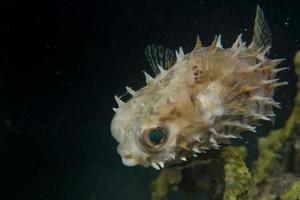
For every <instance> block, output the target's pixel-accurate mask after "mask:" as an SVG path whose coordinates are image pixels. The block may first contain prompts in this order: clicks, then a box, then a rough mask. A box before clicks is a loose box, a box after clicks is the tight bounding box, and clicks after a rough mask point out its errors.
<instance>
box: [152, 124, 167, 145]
mask: <svg viewBox="0 0 300 200" xmlns="http://www.w3.org/2000/svg"><path fill="white" fill-rule="evenodd" d="M148 137H149V140H150V141H151V142H152V143H154V144H159V143H161V142H162V141H164V139H165V137H166V133H165V131H164V130H163V129H162V128H156V129H153V130H152V131H150V133H149V135H148Z"/></svg>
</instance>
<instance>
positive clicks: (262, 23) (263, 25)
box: [249, 5, 272, 49]
mask: <svg viewBox="0 0 300 200" xmlns="http://www.w3.org/2000/svg"><path fill="white" fill-rule="evenodd" d="M271 45H272V33H271V31H270V27H269V25H268V22H267V20H266V19H265V16H264V13H263V11H262V9H261V8H260V6H259V5H257V7H256V16H255V21H254V33H253V39H252V42H251V44H250V46H249V48H253V49H258V48H261V47H264V48H266V47H268V46H271Z"/></svg>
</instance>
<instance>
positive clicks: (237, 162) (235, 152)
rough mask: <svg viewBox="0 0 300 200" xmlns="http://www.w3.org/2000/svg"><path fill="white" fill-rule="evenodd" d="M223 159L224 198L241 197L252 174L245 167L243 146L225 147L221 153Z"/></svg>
mask: <svg viewBox="0 0 300 200" xmlns="http://www.w3.org/2000/svg"><path fill="white" fill-rule="evenodd" d="M221 155H222V159H223V160H224V172H225V179H224V180H225V192H224V198H223V199H224V200H234V199H237V198H238V197H242V196H243V195H244V194H245V193H246V192H247V191H248V190H249V188H250V186H251V183H252V175H251V173H250V172H249V169H248V168H247V166H246V164H245V162H244V158H245V156H246V149H245V148H244V147H240V148H236V147H230V146H229V147H225V148H224V149H223V151H222V153H221Z"/></svg>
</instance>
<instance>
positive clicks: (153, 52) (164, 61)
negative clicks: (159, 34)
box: [145, 44, 176, 75]
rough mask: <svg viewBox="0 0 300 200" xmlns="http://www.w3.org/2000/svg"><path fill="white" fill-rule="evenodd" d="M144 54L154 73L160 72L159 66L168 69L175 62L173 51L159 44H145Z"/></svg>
mask: <svg viewBox="0 0 300 200" xmlns="http://www.w3.org/2000/svg"><path fill="white" fill-rule="evenodd" d="M145 55H146V58H147V60H148V62H149V64H150V66H151V68H152V70H153V71H154V73H155V74H156V75H157V74H160V70H159V68H160V67H162V68H163V69H169V68H171V67H172V66H173V65H174V63H175V62H176V56H175V52H174V51H173V50H171V49H168V48H164V47H162V46H160V45H154V44H150V45H148V46H146V48H145Z"/></svg>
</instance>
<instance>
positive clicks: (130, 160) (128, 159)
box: [121, 155, 138, 167]
mask: <svg viewBox="0 0 300 200" xmlns="http://www.w3.org/2000/svg"><path fill="white" fill-rule="evenodd" d="M121 158H122V162H123V164H124V165H126V166H128V167H132V166H136V165H137V164H138V163H137V161H136V160H135V159H134V158H132V157H131V156H130V155H129V156H121Z"/></svg>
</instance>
